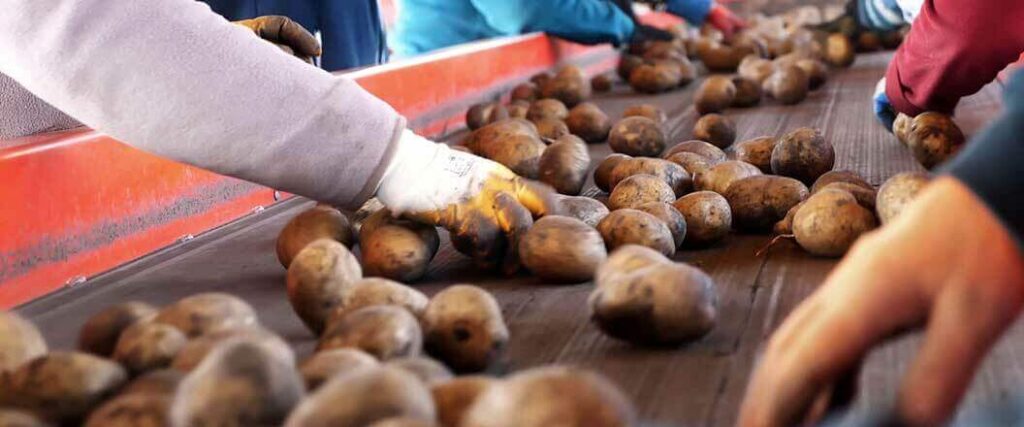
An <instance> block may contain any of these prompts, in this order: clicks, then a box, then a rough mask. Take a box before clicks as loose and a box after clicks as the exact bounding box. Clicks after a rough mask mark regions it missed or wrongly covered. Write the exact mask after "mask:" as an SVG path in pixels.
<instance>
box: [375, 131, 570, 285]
mask: <svg viewBox="0 0 1024 427" xmlns="http://www.w3.org/2000/svg"><path fill="white" fill-rule="evenodd" d="M398 144H399V145H398V147H397V148H396V152H395V156H394V158H393V160H392V162H391V164H390V165H389V166H388V170H387V172H386V173H385V175H384V177H383V178H382V180H381V184H380V187H379V188H378V190H377V199H378V200H380V201H381V202H382V203H383V204H384V205H385V206H387V207H388V208H389V209H390V210H391V211H392V212H393V213H395V214H396V215H402V216H404V217H406V218H408V219H412V220H415V221H419V222H423V223H426V224H431V225H435V226H439V227H442V228H445V229H446V230H448V232H449V233H450V234H451V240H452V244H453V245H454V246H455V248H456V249H457V250H458V251H459V252H462V253H463V254H466V255H469V256H470V257H472V258H473V260H474V261H475V262H476V264H477V265H478V266H480V267H481V268H485V269H493V268H496V267H501V269H502V270H503V271H504V272H505V273H507V274H511V273H514V272H515V271H517V270H518V268H519V255H518V247H519V241H520V240H521V238H522V236H523V234H524V233H525V232H526V231H527V230H528V229H529V228H530V227H531V226H533V220H534V217H540V216H543V215H547V214H551V213H554V211H555V209H556V206H557V203H556V199H555V192H554V190H552V189H551V188H550V187H547V186H545V185H543V184H540V183H537V182H533V181H529V180H526V179H523V178H521V177H519V176H517V175H516V174H515V173H513V172H512V171H511V170H509V169H508V168H506V167H505V166H502V165H501V164H498V163H495V162H493V161H490V160H487V159H484V158H481V157H477V156H474V155H472V154H469V153H466V152H462V151H456V150H452V149H451V148H449V147H448V146H447V145H445V144H438V143H435V142H432V141H429V140H427V139H424V138H422V137H420V136H418V135H416V134H414V133H412V132H411V131H408V130H407V131H405V133H404V134H403V135H402V137H401V140H400V141H399V143H398Z"/></svg>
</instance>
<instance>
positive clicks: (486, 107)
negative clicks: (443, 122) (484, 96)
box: [466, 102, 508, 130]
mask: <svg viewBox="0 0 1024 427" xmlns="http://www.w3.org/2000/svg"><path fill="white" fill-rule="evenodd" d="M507 118H508V110H506V109H505V107H504V106H503V105H501V104H500V103H498V102H484V103H481V104H476V105H474V106H472V107H469V110H467V111H466V127H468V128H469V129H470V130H477V129H480V128H482V127H484V126H485V125H487V124H490V123H494V122H496V121H498V120H503V119H507Z"/></svg>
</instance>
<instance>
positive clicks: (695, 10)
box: [665, 0, 712, 25]
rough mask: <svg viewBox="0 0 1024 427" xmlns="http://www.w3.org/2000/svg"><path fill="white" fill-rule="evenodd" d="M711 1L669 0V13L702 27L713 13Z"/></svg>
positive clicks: (666, 7)
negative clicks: (709, 14)
mask: <svg viewBox="0 0 1024 427" xmlns="http://www.w3.org/2000/svg"><path fill="white" fill-rule="evenodd" d="M711 6H712V2H711V0H668V1H666V2H665V9H666V10H668V13H671V14H673V15H676V16H680V17H682V18H683V19H685V20H686V22H689V23H690V24H692V25H701V24H703V23H704V20H705V19H707V17H708V13H710V12H711Z"/></svg>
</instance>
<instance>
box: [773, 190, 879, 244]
mask: <svg viewBox="0 0 1024 427" xmlns="http://www.w3.org/2000/svg"><path fill="white" fill-rule="evenodd" d="M877 226H878V220H877V219H875V214H874V213H873V212H871V211H869V210H867V209H865V208H864V207H863V206H861V205H860V204H859V203H857V199H856V198H854V197H853V195H852V194H850V193H848V192H846V191H842V190H835V189H825V190H821V191H819V192H817V193H815V194H814V195H813V196H811V197H810V198H808V199H807V201H806V202H804V204H803V206H801V207H800V210H798V211H797V212H796V215H795V216H794V217H793V235H794V236H796V241H797V243H798V244H799V245H800V247H802V248H804V250H806V251H807V252H810V253H811V254H813V255H817V256H824V257H839V256H842V255H843V254H845V253H846V251H847V250H849V249H850V247H851V246H853V243H854V242H855V241H856V240H857V238H858V237H860V235H861V234H864V233H867V232H868V231H871V230H872V229H874V228H875V227H877Z"/></svg>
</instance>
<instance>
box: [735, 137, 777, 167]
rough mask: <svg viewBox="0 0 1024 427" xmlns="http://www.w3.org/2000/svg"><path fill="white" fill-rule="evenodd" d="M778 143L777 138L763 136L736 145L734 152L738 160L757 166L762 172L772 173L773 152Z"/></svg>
mask: <svg viewBox="0 0 1024 427" xmlns="http://www.w3.org/2000/svg"><path fill="white" fill-rule="evenodd" d="M777 142H778V140H777V139H775V137H771V136H761V137H757V138H754V139H749V140H746V141H743V142H740V143H738V144H736V146H735V147H733V152H734V153H735V155H736V160H739V161H741V162H747V163H750V164H752V165H754V166H757V168H758V169H761V172H764V173H772V150H774V149H775V144H776V143H777Z"/></svg>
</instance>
